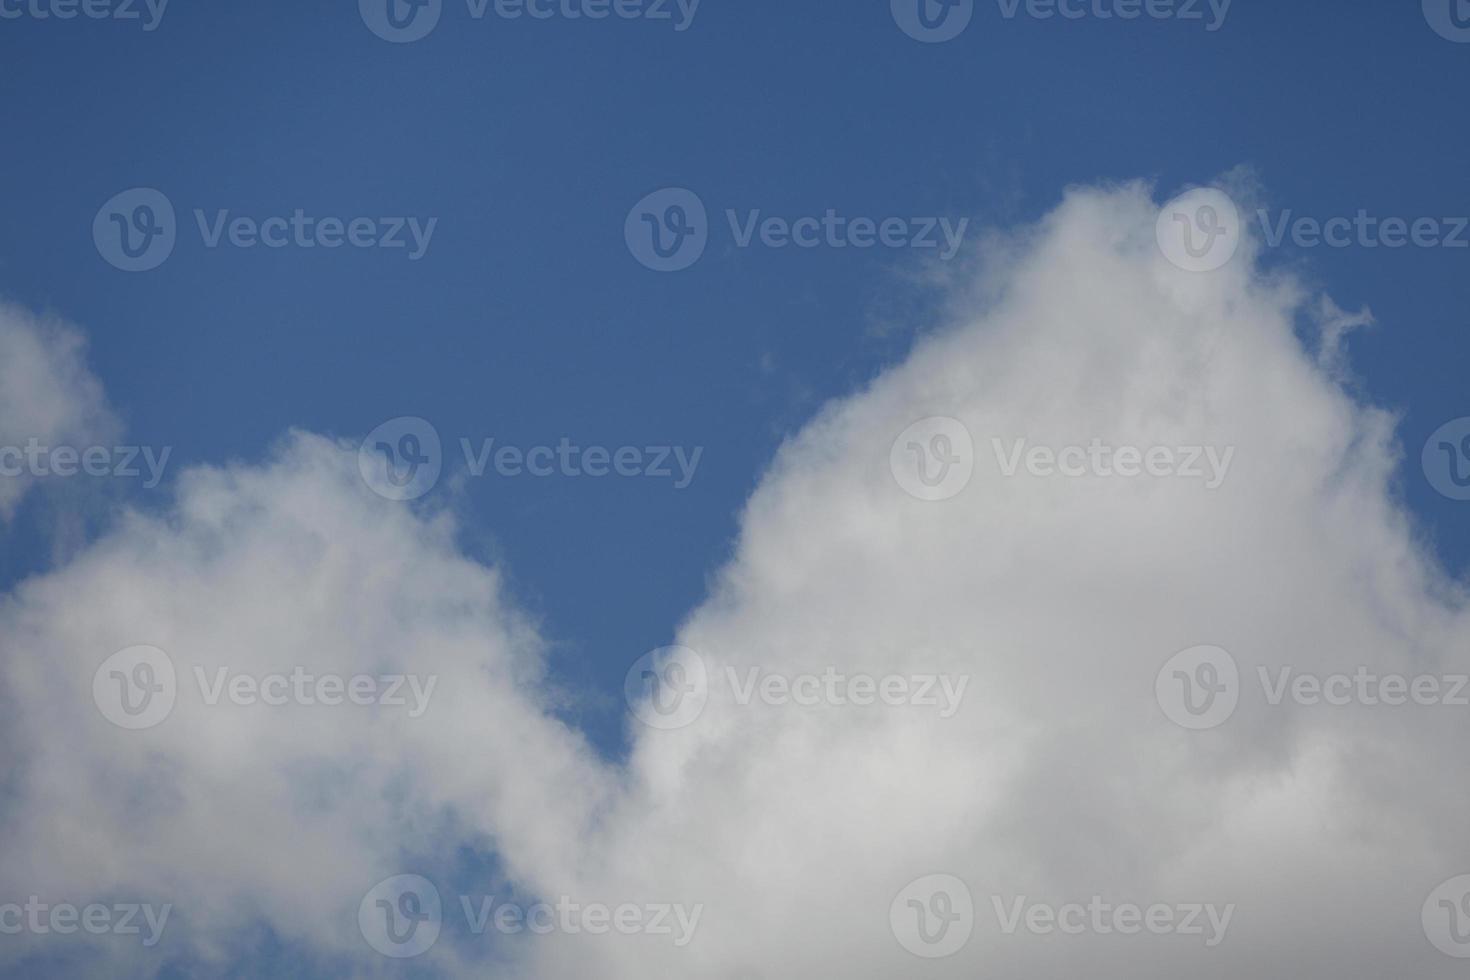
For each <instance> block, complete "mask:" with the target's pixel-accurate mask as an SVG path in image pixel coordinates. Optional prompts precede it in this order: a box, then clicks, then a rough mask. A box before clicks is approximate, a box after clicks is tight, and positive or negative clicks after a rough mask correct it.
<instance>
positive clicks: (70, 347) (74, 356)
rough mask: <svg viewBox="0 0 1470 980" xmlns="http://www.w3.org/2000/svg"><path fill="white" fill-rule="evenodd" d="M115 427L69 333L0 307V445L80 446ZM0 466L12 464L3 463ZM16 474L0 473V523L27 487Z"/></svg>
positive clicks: (24, 475) (12, 464)
mask: <svg viewBox="0 0 1470 980" xmlns="http://www.w3.org/2000/svg"><path fill="white" fill-rule="evenodd" d="M116 429H117V423H116V420H115V419H114V418H113V416H112V413H111V411H110V410H109V409H108V407H107V402H106V398H105V397H104V395H103V392H102V386H101V384H100V383H99V382H98V381H97V379H96V378H95V377H93V375H92V373H91V372H90V371H89V370H88V368H87V365H86V345H85V343H84V342H83V340H82V337H81V335H80V334H79V333H78V332H77V331H76V330H75V329H73V328H71V327H69V326H67V325H66V324H64V323H62V322H60V321H58V320H55V319H43V318H39V317H36V316H33V315H32V314H30V313H29V312H27V311H26V310H23V309H21V308H20V307H17V306H12V305H9V304H4V303H0V447H4V448H9V449H12V450H20V451H24V450H25V448H26V446H27V445H28V444H29V443H30V442H31V440H35V441H36V443H37V444H38V445H40V446H44V447H52V446H61V445H70V446H73V447H76V448H85V447H87V446H90V445H97V444H99V440H105V439H110V438H111V437H112V436H113V435H114V433H115V431H116ZM6 467H7V469H15V468H17V467H18V461H17V460H15V459H8V460H7V461H6ZM21 469H22V471H21V472H19V473H18V474H17V475H14V476H6V475H0V518H3V519H5V520H9V519H10V517H11V515H12V514H13V513H14V511H15V507H16V505H17V504H18V503H19V501H20V498H21V497H22V496H24V495H25V493H26V491H27V490H28V489H30V487H31V486H32V485H33V484H34V483H35V479H36V478H35V477H34V476H33V475H31V474H30V473H28V472H25V471H24V468H23V467H22V468H21Z"/></svg>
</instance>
